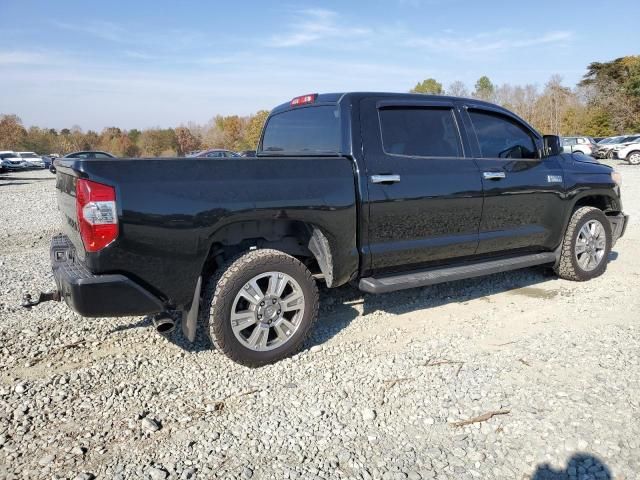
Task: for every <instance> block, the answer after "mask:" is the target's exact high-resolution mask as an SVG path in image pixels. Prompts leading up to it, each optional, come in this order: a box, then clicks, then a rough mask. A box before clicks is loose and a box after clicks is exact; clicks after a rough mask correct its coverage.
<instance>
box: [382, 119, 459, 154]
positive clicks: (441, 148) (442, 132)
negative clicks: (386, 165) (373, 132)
mask: <svg viewBox="0 0 640 480" xmlns="http://www.w3.org/2000/svg"><path fill="white" fill-rule="evenodd" d="M379 116H380V129H381V132H382V146H383V149H384V151H385V153H386V154H388V155H404V156H410V157H461V156H463V154H462V146H461V144H460V133H459V132H458V126H457V124H456V120H455V117H454V115H453V111H452V109H451V108H447V107H442V108H441V107H437V108H436V107H387V108H382V109H380V110H379Z"/></svg>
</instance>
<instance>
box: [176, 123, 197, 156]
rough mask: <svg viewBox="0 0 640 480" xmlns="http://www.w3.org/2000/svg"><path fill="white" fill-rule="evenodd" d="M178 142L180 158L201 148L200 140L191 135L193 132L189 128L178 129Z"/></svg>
mask: <svg viewBox="0 0 640 480" xmlns="http://www.w3.org/2000/svg"><path fill="white" fill-rule="evenodd" d="M176 142H177V144H178V155H180V156H183V155H185V154H187V153H189V152H190V151H192V150H196V149H197V148H199V147H200V139H199V138H198V137H196V136H195V135H194V134H193V133H191V130H189V129H188V128H187V127H178V128H176Z"/></svg>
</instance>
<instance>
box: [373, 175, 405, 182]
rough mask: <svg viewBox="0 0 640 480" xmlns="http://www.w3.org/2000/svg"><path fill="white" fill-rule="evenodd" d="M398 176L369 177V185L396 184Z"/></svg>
mask: <svg viewBox="0 0 640 480" xmlns="http://www.w3.org/2000/svg"><path fill="white" fill-rule="evenodd" d="M399 181H400V175H371V183H398V182H399Z"/></svg>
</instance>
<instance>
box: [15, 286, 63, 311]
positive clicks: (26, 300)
mask: <svg viewBox="0 0 640 480" xmlns="http://www.w3.org/2000/svg"><path fill="white" fill-rule="evenodd" d="M61 298H62V297H61V295H60V292H59V291H58V290H54V291H53V292H40V295H38V299H37V300H35V301H34V300H32V298H31V294H30V293H25V294H24V296H23V297H22V306H23V307H24V308H31V307H35V306H36V305H38V304H40V303H43V302H51V301H53V302H59V301H60V300H61Z"/></svg>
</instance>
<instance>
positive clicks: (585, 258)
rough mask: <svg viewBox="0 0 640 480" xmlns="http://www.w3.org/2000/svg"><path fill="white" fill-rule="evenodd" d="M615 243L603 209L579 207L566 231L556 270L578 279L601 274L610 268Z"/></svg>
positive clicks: (559, 274) (564, 275)
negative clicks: (611, 252)
mask: <svg viewBox="0 0 640 480" xmlns="http://www.w3.org/2000/svg"><path fill="white" fill-rule="evenodd" d="M611 245H612V235H611V224H610V223H609V219H608V218H607V216H606V215H605V214H604V213H603V212H602V210H600V209H598V208H594V207H580V208H578V209H577V210H576V211H575V212H573V215H572V216H571V220H570V221H569V226H568V227H567V231H566V232H565V235H564V239H563V241H562V250H561V253H560V260H559V262H558V264H557V265H556V267H555V270H556V273H557V274H558V276H560V278H563V279H565V280H573V281H577V282H584V281H586V280H591V279H592V278H596V277H599V276H600V275H602V274H603V273H604V272H605V270H606V269H607V262H608V258H609V252H610V251H611Z"/></svg>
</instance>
